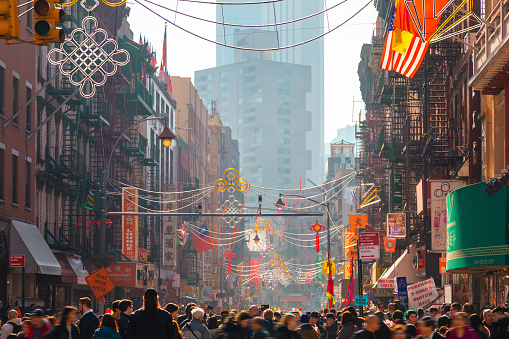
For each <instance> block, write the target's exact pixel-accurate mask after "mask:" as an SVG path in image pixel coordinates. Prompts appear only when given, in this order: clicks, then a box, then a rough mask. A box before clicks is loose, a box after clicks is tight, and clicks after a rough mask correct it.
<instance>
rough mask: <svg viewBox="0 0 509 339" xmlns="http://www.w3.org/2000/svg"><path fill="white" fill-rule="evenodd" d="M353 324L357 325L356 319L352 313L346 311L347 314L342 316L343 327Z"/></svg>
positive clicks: (344, 313)
mask: <svg viewBox="0 0 509 339" xmlns="http://www.w3.org/2000/svg"><path fill="white" fill-rule="evenodd" d="M353 323H355V318H354V317H353V315H352V313H350V312H349V311H346V312H343V314H341V326H345V325H348V324H353Z"/></svg>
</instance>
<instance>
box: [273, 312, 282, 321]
mask: <svg viewBox="0 0 509 339" xmlns="http://www.w3.org/2000/svg"><path fill="white" fill-rule="evenodd" d="M274 319H276V321H281V313H279V312H278V311H276V312H274Z"/></svg>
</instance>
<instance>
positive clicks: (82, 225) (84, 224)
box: [78, 219, 113, 229]
mask: <svg viewBox="0 0 509 339" xmlns="http://www.w3.org/2000/svg"><path fill="white" fill-rule="evenodd" d="M105 221H106V226H104V228H110V226H111V225H112V224H113V222H111V221H110V220H109V219H105ZM94 224H95V225H96V226H97V227H101V221H100V220H97V221H90V220H88V219H81V220H80V221H78V227H79V228H85V229H89V228H90V227H91V226H92V225H94Z"/></svg>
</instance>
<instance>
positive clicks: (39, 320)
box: [27, 309, 51, 339]
mask: <svg viewBox="0 0 509 339" xmlns="http://www.w3.org/2000/svg"><path fill="white" fill-rule="evenodd" d="M30 320H31V322H32V325H30V326H29V327H28V333H27V338H28V339H44V335H46V333H48V332H49V330H50V329H51V325H50V323H49V322H48V321H47V320H46V319H45V318H44V312H43V311H42V310H41V309H36V310H34V313H32V316H31V317H30Z"/></svg>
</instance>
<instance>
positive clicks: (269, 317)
mask: <svg viewBox="0 0 509 339" xmlns="http://www.w3.org/2000/svg"><path fill="white" fill-rule="evenodd" d="M263 319H265V320H267V321H272V319H274V311H272V310H271V309H270V308H268V309H266V310H265V311H263Z"/></svg>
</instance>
